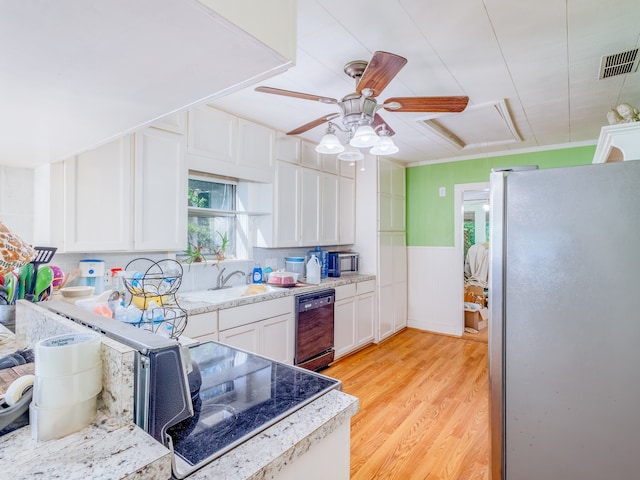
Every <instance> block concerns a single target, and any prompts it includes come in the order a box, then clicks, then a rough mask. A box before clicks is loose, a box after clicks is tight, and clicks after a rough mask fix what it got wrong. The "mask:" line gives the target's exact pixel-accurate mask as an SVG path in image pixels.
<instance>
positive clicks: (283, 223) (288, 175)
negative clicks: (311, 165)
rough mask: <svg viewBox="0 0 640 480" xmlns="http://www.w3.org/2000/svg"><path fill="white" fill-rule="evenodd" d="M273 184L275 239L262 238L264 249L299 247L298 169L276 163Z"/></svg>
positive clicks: (299, 184)
mask: <svg viewBox="0 0 640 480" xmlns="http://www.w3.org/2000/svg"><path fill="white" fill-rule="evenodd" d="M276 164H277V165H276V178H275V184H274V189H273V190H274V197H275V204H274V209H273V211H274V213H273V222H274V229H273V230H274V232H275V238H274V239H269V238H264V241H265V244H264V245H262V244H258V246H266V247H275V246H278V247H294V246H299V245H300V191H301V177H300V168H299V167H298V166H296V165H292V164H289V163H286V162H276Z"/></svg>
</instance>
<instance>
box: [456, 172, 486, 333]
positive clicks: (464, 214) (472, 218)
mask: <svg viewBox="0 0 640 480" xmlns="http://www.w3.org/2000/svg"><path fill="white" fill-rule="evenodd" d="M454 203H455V250H456V258H457V261H456V266H457V267H458V268H459V270H458V271H459V272H460V275H459V278H460V283H459V285H460V289H459V292H460V296H459V298H460V309H459V311H460V331H461V332H462V333H461V336H462V337H463V338H465V339H469V340H476V341H481V342H487V337H488V333H487V332H488V328H487V327H486V326H485V327H484V328H481V329H478V330H477V333H476V332H473V331H465V298H464V297H465V296H464V291H465V260H466V258H467V254H468V252H469V249H470V248H471V247H473V246H474V245H478V244H479V245H484V244H486V243H487V242H488V241H489V183H488V182H482V183H467V184H459V185H455V202H454ZM479 245H478V246H479ZM480 325H481V324H479V326H480ZM473 330H476V329H473Z"/></svg>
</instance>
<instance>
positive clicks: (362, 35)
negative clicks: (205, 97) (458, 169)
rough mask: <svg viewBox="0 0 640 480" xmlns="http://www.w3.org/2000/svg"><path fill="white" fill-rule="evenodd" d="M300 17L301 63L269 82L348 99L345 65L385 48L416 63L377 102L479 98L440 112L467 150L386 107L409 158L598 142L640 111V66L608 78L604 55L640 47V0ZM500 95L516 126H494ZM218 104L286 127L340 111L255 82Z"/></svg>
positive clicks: (305, 6)
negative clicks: (624, 112) (613, 117)
mask: <svg viewBox="0 0 640 480" xmlns="http://www.w3.org/2000/svg"><path fill="white" fill-rule="evenodd" d="M298 20H299V24H298V58H297V61H296V66H295V67H294V68H292V69H290V70H288V71H287V72H285V73H282V74H280V75H279V76H277V77H275V78H271V79H269V80H268V81H265V82H262V83H261V85H267V86H272V87H277V88H283V89H288V90H295V91H299V92H305V93H311V94H315V95H322V96H328V97H333V98H338V99H340V98H342V97H343V96H345V95H346V94H348V93H351V92H352V91H353V90H354V83H353V80H352V79H351V78H349V77H348V76H347V75H345V74H344V73H343V66H344V65H345V64H346V63H347V62H349V61H351V60H360V59H361V60H368V59H369V58H370V57H371V55H372V54H373V52H374V51H376V50H384V51H388V52H392V53H396V54H398V55H401V56H404V57H406V58H407V59H408V63H407V65H406V66H405V67H404V68H403V69H402V70H401V71H400V73H399V74H398V75H397V76H396V78H395V79H394V80H393V81H392V82H391V83H390V84H389V86H388V87H387V88H386V89H385V91H384V92H383V93H382V94H381V95H380V96H379V97H378V99H379V100H384V99H385V98H390V97H397V96H431V95H433V96H439V95H467V96H469V98H470V103H469V107H467V111H466V112H464V113H462V114H448V115H447V116H446V117H447V118H443V117H441V118H440V119H439V121H441V123H443V124H444V125H445V126H446V127H447V128H450V129H453V130H454V132H455V133H457V134H459V135H458V136H460V137H462V138H463V140H465V139H466V140H468V141H465V142H464V143H465V144H467V145H469V146H467V147H466V148H462V149H461V148H460V146H455V145H453V144H452V143H451V142H449V141H447V140H445V139H443V138H442V137H441V136H439V135H437V134H436V133H434V131H433V130H431V129H429V128H427V127H426V126H425V125H424V123H423V122H421V121H420V120H422V119H425V117H429V116H428V115H427V114H421V113H400V112H398V113H391V112H387V111H385V110H381V111H380V114H381V116H383V117H384V119H385V120H386V121H387V122H388V123H389V125H390V126H391V128H392V129H393V130H394V131H395V132H396V135H395V136H394V137H393V138H394V141H395V142H396V144H397V145H398V146H399V148H400V152H399V153H397V154H395V155H394V157H395V158H397V159H399V160H403V161H405V162H426V161H437V160H441V159H447V158H462V157H468V156H477V155H488V154H491V153H496V152H497V153H500V152H505V151H510V150H521V149H535V148H540V147H549V146H554V145H565V144H570V143H583V144H584V143H595V142H596V141H597V138H598V135H599V133H600V128H601V127H602V126H603V125H606V124H607V119H606V114H607V111H608V110H609V109H610V108H611V107H614V106H616V105H618V104H619V103H622V102H629V103H631V104H633V105H635V106H640V73H637V72H636V73H631V74H626V75H622V76H617V77H612V78H608V79H605V80H599V79H598V72H599V68H600V59H601V57H602V56H603V55H609V54H614V53H619V52H622V51H626V50H630V49H633V48H635V47H636V46H639V45H640V44H639V39H640V3H638V1H637V0H610V1H606V2H604V1H602V0H580V1H569V0H564V1H563V0H535V1H534V0H528V1H513V0H483V1H469V0H447V1H442V0H385V1H380V2H372V1H366V0H347V1H345V0H304V1H300V2H299V3H298ZM501 102H502V103H503V105H504V106H506V109H507V113H508V114H510V117H511V118H512V120H513V127H514V128H515V132H512V131H510V129H509V126H508V125H506V124H504V123H501V122H496V121H495V119H496V118H497V117H500V116H501V113H500V112H499V111H498V112H497V107H496V106H495V105H496V104H500V103H501ZM213 104H214V105H217V106H219V107H220V108H223V109H225V110H228V111H230V112H232V113H236V114H239V115H241V116H244V117H248V118H250V119H254V120H257V121H260V122H262V123H265V124H267V125H270V126H273V127H275V128H278V129H280V130H283V131H289V130H292V129H293V128H295V127H298V126H300V125H303V124H305V123H307V122H309V121H311V120H314V119H316V118H319V117H322V116H324V115H326V114H328V113H331V112H334V111H337V110H336V107H335V106H332V105H326V104H319V103H315V102H312V101H308V100H300V99H296V98H288V97H282V96H276V95H268V94H264V93H257V92H254V91H253V89H252V88H249V89H245V90H242V91H240V92H236V93H233V94H231V95H229V96H226V97H224V98H221V99H218V100H216V101H215V102H213ZM496 112H497V113H496ZM432 117H433V116H431V117H429V118H432ZM323 133H324V127H322V126H321V127H316V128H314V129H313V130H311V131H309V132H307V133H306V134H303V137H305V138H308V139H310V140H314V141H319V140H320V138H321V136H322V134H323ZM520 140H521V141H520Z"/></svg>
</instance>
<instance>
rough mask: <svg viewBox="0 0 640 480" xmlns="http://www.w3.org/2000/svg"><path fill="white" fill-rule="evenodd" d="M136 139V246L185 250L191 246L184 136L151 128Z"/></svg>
mask: <svg viewBox="0 0 640 480" xmlns="http://www.w3.org/2000/svg"><path fill="white" fill-rule="evenodd" d="M135 141H136V148H135V152H136V155H135V217H134V218H135V222H134V225H135V226H134V232H135V234H134V249H136V250H182V249H184V248H185V247H186V245H187V168H186V164H185V160H184V147H185V146H184V137H183V136H182V135H177V134H175V133H171V132H166V131H163V130H158V129H156V128H147V129H145V130H142V131H141V132H140V133H137V134H136V136H135Z"/></svg>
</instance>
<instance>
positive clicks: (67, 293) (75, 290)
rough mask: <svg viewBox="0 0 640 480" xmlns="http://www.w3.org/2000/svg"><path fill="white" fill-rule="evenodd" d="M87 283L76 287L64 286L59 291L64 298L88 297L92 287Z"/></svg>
mask: <svg viewBox="0 0 640 480" xmlns="http://www.w3.org/2000/svg"><path fill="white" fill-rule="evenodd" d="M94 288H95V287H91V286H88V285H78V286H76V287H64V288H61V289H60V293H61V294H62V296H63V297H66V298H77V297H88V296H89V295H92V294H93V289H94Z"/></svg>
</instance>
